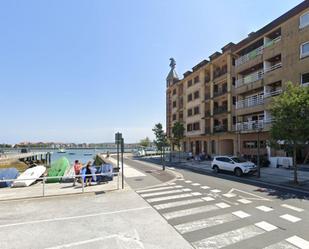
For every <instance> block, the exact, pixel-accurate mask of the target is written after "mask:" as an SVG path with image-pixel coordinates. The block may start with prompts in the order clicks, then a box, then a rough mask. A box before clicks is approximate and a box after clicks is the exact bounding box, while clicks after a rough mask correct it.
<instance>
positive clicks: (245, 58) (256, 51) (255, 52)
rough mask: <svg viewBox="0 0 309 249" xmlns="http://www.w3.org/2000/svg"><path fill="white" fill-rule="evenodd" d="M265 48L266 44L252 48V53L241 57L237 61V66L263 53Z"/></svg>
mask: <svg viewBox="0 0 309 249" xmlns="http://www.w3.org/2000/svg"><path fill="white" fill-rule="evenodd" d="M263 48H264V46H261V47H258V48H256V49H254V50H252V51H251V52H250V53H248V54H245V55H243V56H241V57H239V58H238V59H236V61H235V66H236V67H238V66H240V65H242V64H244V63H246V62H247V61H250V60H252V59H254V58H256V57H257V56H258V55H260V54H262V53H263Z"/></svg>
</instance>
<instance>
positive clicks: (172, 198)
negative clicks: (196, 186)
mask: <svg viewBox="0 0 309 249" xmlns="http://www.w3.org/2000/svg"><path fill="white" fill-rule="evenodd" d="M186 197H192V194H189V193H188V194H179V195H172V196H163V197H156V198H151V199H148V200H147V201H148V202H149V203H152V202H159V201H168V200H175V199H180V198H186Z"/></svg>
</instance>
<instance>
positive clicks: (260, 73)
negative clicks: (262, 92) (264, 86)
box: [236, 70, 264, 87]
mask: <svg viewBox="0 0 309 249" xmlns="http://www.w3.org/2000/svg"><path fill="white" fill-rule="evenodd" d="M263 75H264V71H263V70H259V71H256V72H255V73H252V74H249V75H247V76H245V77H244V78H240V79H238V80H236V87H240V86H242V85H245V84H250V83H252V82H255V81H258V80H260V79H262V78H263Z"/></svg>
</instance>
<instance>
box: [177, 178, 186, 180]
mask: <svg viewBox="0 0 309 249" xmlns="http://www.w3.org/2000/svg"><path fill="white" fill-rule="evenodd" d="M184 180H185V179H183V178H177V181H184Z"/></svg>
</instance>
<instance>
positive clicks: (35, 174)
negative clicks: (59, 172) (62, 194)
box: [13, 165, 46, 187]
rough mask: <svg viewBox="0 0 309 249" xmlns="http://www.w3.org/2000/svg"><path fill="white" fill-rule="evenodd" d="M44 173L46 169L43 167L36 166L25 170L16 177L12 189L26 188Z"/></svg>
mask: <svg viewBox="0 0 309 249" xmlns="http://www.w3.org/2000/svg"><path fill="white" fill-rule="evenodd" d="M45 171H46V167H45V166H43V165H38V166H35V167H33V168H30V169H27V170H26V171H25V172H24V173H22V174H21V175H20V176H19V177H17V179H16V181H14V183H13V187H28V186H30V185H31V184H32V183H34V182H35V181H36V180H37V179H38V178H40V177H41V176H42V175H43V174H44V172H45ZM19 179H20V180H19Z"/></svg>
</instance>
